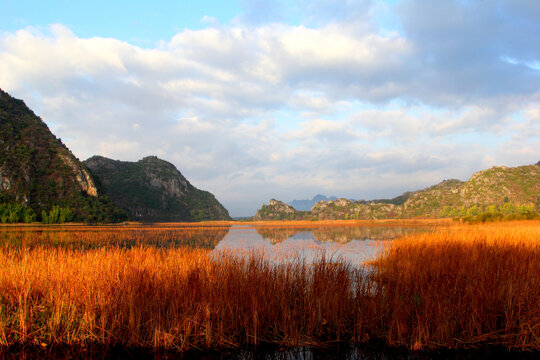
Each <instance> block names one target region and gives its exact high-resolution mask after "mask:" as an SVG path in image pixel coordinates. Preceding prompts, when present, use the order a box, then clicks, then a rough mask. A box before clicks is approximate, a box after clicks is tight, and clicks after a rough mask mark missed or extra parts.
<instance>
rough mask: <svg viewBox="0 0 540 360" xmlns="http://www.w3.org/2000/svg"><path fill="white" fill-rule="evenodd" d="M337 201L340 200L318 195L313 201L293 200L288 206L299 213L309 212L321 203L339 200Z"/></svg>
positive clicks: (335, 197) (334, 197)
mask: <svg viewBox="0 0 540 360" xmlns="http://www.w3.org/2000/svg"><path fill="white" fill-rule="evenodd" d="M337 199H338V198H337V196H329V197H327V196H325V195H321V194H317V195H315V196H314V197H313V199H311V200H293V201H291V202H289V203H287V204H288V205H291V206H292V207H293V208H295V209H296V210H299V211H309V210H311V208H312V207H313V206H314V205H315V204H316V203H318V202H319V201H329V200H337Z"/></svg>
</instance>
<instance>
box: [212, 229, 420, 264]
mask: <svg viewBox="0 0 540 360" xmlns="http://www.w3.org/2000/svg"><path fill="white" fill-rule="evenodd" d="M428 230H429V229H428V228H419V227H409V228H407V227H381V226H378V227H365V226H364V227H362V226H347V227H345V226H340V227H312V228H308V227H298V228H291V227H256V226H232V227H231V229H230V230H229V233H228V234H227V235H226V236H225V237H224V238H223V240H222V241H221V242H219V244H218V245H217V246H216V248H215V250H214V251H216V252H217V251H226V252H230V253H236V254H241V255H245V254H246V253H260V254H263V255H264V257H265V258H266V259H268V260H269V261H273V262H290V261H297V260H298V259H301V260H304V261H306V262H307V263H311V262H313V261H314V260H316V259H318V258H320V257H321V256H323V255H324V256H325V257H326V258H327V259H330V261H338V260H339V261H346V262H348V263H350V264H353V265H354V264H361V263H364V262H365V261H369V260H371V259H373V258H375V257H376V256H377V255H378V254H379V253H380V252H381V251H382V250H383V249H384V247H385V246H386V245H388V243H389V241H391V240H393V239H395V238H397V237H400V236H404V235H407V234H411V233H414V232H421V231H428Z"/></svg>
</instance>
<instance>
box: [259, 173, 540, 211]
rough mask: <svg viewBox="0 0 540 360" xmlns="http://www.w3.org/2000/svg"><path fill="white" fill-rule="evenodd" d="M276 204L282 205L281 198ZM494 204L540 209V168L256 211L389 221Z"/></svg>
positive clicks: (476, 209) (483, 174) (477, 209)
mask: <svg viewBox="0 0 540 360" xmlns="http://www.w3.org/2000/svg"><path fill="white" fill-rule="evenodd" d="M273 202H274V203H280V202H277V200H273ZM518 205H524V206H525V207H522V208H520V207H519V206H518ZM493 206H495V207H505V209H506V210H508V211H529V210H534V209H536V210H538V209H540V167H539V166H536V165H526V166H518V167H505V166H495V167H492V168H490V169H487V170H482V171H479V172H477V173H475V174H473V175H472V176H471V178H470V179H469V180H468V181H461V180H455V179H451V180H444V181H442V182H441V183H439V184H436V185H433V186H431V187H428V188H426V189H424V190H419V191H414V192H406V193H403V194H402V195H400V196H398V197H395V198H393V199H383V200H372V201H365V200H360V201H351V200H348V199H337V200H327V201H325V200H323V201H319V202H318V203H316V204H315V205H314V206H313V207H312V208H311V210H310V211H308V212H298V211H295V212H294V213H291V212H283V211H282V210H283V209H282V208H281V207H276V206H273V207H272V206H269V205H265V206H263V208H262V209H261V210H265V211H261V210H259V211H258V212H257V213H258V215H259V219H270V218H269V217H268V216H266V214H268V213H270V214H272V216H271V219H277V218H284V219H286V218H295V219H297V218H303V219H388V218H414V217H455V216H464V215H465V214H477V213H478V212H480V211H482V210H484V209H488V208H489V207H493ZM268 209H270V210H271V211H268ZM520 209H521V210H520ZM527 209H529V210H527ZM293 210H294V209H293ZM471 210H472V211H471ZM492 210H493V209H492ZM265 216H266V217H265Z"/></svg>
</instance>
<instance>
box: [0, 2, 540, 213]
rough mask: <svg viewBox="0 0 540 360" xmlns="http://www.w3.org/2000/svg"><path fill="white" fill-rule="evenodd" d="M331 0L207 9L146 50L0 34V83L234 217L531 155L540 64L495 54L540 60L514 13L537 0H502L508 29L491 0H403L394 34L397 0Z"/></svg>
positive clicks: (393, 187) (47, 35)
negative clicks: (224, 15)
mask: <svg viewBox="0 0 540 360" xmlns="http://www.w3.org/2000/svg"><path fill="white" fill-rule="evenodd" d="M339 3H344V5H343V7H342V8H341V10H343V11H337V10H336V11H334V12H331V13H329V14H328V15H329V17H328V19H329V21H323V19H322V18H316V17H313V18H310V21H308V23H311V24H314V25H312V26H307V25H297V26H293V25H286V24H283V23H278V22H277V20H279V19H280V18H281V17H280V16H281V15H280V14H278V13H275V14H272V15H271V16H269V17H268V18H267V19H258V20H257V19H252V20H254V21H250V22H249V24H248V25H244V24H243V23H242V20H241V19H240V18H238V19H236V20H235V22H234V25H221V24H215V23H214V22H213V20H212V19H206V20H205V21H206V23H207V24H209V27H207V28H205V29H202V30H189V29H187V30H184V31H182V32H180V33H178V34H176V35H175V36H174V37H173V38H172V39H170V41H162V42H160V44H159V46H158V47H156V48H153V49H142V48H140V47H137V46H134V45H132V44H129V43H127V42H123V41H119V40H115V39H105V38H88V39H85V38H80V37H78V36H76V35H75V34H73V33H72V32H71V31H70V30H69V29H68V28H66V27H65V26H63V25H59V24H57V25H53V26H51V27H50V28H49V29H47V30H45V31H43V30H39V29H35V28H27V29H24V30H20V31H17V32H15V33H9V32H4V33H1V34H0V74H2V76H1V78H0V87H2V88H3V89H4V90H6V91H9V92H10V93H11V94H12V95H14V96H16V97H19V98H23V99H24V100H25V101H26V103H27V104H28V105H29V106H30V107H31V108H32V109H34V110H35V111H36V112H37V113H38V114H39V115H41V116H42V117H43V119H44V120H45V121H46V122H47V123H48V124H49V125H50V126H51V128H52V129H53V131H54V132H55V133H56V134H57V135H58V136H60V137H61V138H62V139H63V140H64V141H65V143H66V144H67V145H68V146H69V147H70V148H71V149H72V150H73V151H74V153H75V155H77V156H79V157H80V158H83V159H84V158H86V157H89V156H91V155H93V154H95V153H99V154H102V155H105V156H110V157H112V158H116V159H123V160H137V159H140V158H141V157H143V156H145V155H149V154H155V155H158V156H160V157H162V158H164V159H166V160H169V161H172V162H173V163H175V165H177V166H178V167H179V169H180V170H181V171H182V173H183V174H184V175H185V176H186V177H187V178H188V179H190V180H191V181H192V182H193V183H194V185H196V186H199V187H201V188H203V189H207V190H210V191H212V192H213V193H215V194H216V195H217V197H218V199H220V200H222V201H223V202H224V203H225V205H226V206H227V207H228V208H229V209H230V210H231V212H232V213H233V214H234V215H248V214H250V213H254V211H255V209H256V208H257V207H258V206H259V205H260V203H262V202H263V201H266V200H267V199H268V198H270V197H278V198H280V197H281V198H283V199H284V200H292V199H293V198H311V197H312V196H313V195H314V194H315V193H321V192H322V193H327V194H328V195H338V196H346V197H352V198H373V197H382V196H387V197H390V196H395V195H398V194H399V193H400V192H402V191H405V190H411V189H416V188H420V187H422V186H427V185H430V184H433V183H435V182H438V181H440V180H442V179H443V178H446V177H458V178H462V179H464V178H467V177H468V176H470V174H472V172H474V171H476V170H480V169H482V168H483V167H485V166H490V165H494V164H495V163H499V164H507V165H518V164H522V163H530V162H533V161H534V162H536V161H538V160H540V156H539V155H538V152H537V150H536V149H538V148H539V146H538V145H539V141H540V140H539V136H540V124H539V122H540V120H539V119H540V115H539V114H538V111H537V109H538V108H540V91H539V90H538V89H540V72H538V71H537V70H534V69H531V68H530V67H528V66H522V65H520V63H517V64H513V63H511V62H508V61H505V60H502V59H505V58H506V59H508V58H512V59H516V61H518V62H523V63H524V64H525V63H527V64H534V63H535V62H538V61H539V59H540V52H539V51H538V50H539V49H540V48H538V47H536V46H535V45H530V48H528V47H529V45H527V44H525V43H524V42H523V41H521V40H519V39H521V37H525V36H526V35H527V33H526V31H525V30H526V29H531V28H536V27H537V25H536V24H535V23H534V22H531V21H530V20H531V17H530V16H528V15H526V14H525V13H526V12H525V13H524V10H522V9H524V8H526V6H529V7H531V6H532V9H536V7H535V6H533V5H531V4H528V5H527V4H526V2H520V4H518V5H519V6H518V5H516V8H515V9H514V8H512V9H514V10H515V11H514V12H512V11H509V12H508V13H507V14H509V15H508V16H509V17H510V19H511V21H510V20H508V21H509V22H513V21H515V20H516V19H518V20H519V19H524V23H525V25H520V26H522V27H523V29H525V30H523V29H522V28H521V27H518V29H521V30H520V31H521V32H519V33H518V34H513V35H508V34H506V33H505V29H507V28H508V27H509V23H508V22H505V19H504V18H501V17H500V16H499V15H497V13H496V12H495V11H492V10H493V9H492V8H490V6H491V5H490V4H491V2H488V3H489V4H488V5H489V6H488V7H487V8H482V9H485V10H486V15H485V16H484V15H482V16H480V18H477V17H475V16H473V15H474V14H471V13H469V12H467V11H469V10H467V9H466V8H465V7H463V6H461V5H459V4H458V5H456V4H454V3H448V4H447V5H445V6H444V7H443V8H444V9H446V10H444V11H440V9H438V8H437V7H431V6H427V3H424V5H426V6H427V7H426V8H425V9H424V10H423V11H422V13H421V14H419V13H418V12H417V5H415V4H414V3H410V2H408V1H403V3H402V4H401V5H399V6H398V8H399V9H400V10H399V12H396V13H395V14H396V18H399V19H400V21H401V23H402V24H401V25H402V27H403V29H402V31H400V32H399V33H398V32H392V31H380V30H381V29H380V28H377V26H376V23H375V22H374V21H372V20H373V19H372V16H374V15H373V14H376V13H377V11H379V12H380V11H384V12H385V13H387V12H390V11H393V9H394V8H395V7H393V6H390V5H385V6H384V7H383V8H381V7H380V4H379V8H378V9H379V10H377V9H376V8H373V6H372V4H371V2H369V1H368V2H362V3H361V4H359V5H354V4H353V3H354V2H348V1H345V2H339ZM503 3H504V4H503V5H504V6H505V7H510V6H511V5H510V3H507V2H503ZM329 4H330V3H329V2H326V1H319V2H317V3H315V4H314V5H313V6H311V5H309V4H304V5H306V6H311V7H310V8H311V10H310V11H311V14H315V9H321V8H325V9H330V8H332V6H329ZM332 4H334V3H332ZM263 5H264V4H262V5H261V6H263ZM264 6H266V5H264ZM475 6H476V5H475ZM475 6H473V8H474V9H476V7H475ZM478 6H480V5H478ZM482 6H483V5H482ZM480 8H481V7H478V9H480ZM381 9H382V10H381ZM488 10H490V11H488ZM530 11H533V10H530ZM351 14H357V16H356V17H355V16H349V15H351ZM248 15H249V14H247V13H246V14H245V16H248ZM245 16H244V18H245ZM498 16H499V17H498ZM497 21H499V22H501V23H502V25H497V24H496V23H497ZM257 24H262V25H257ZM491 30H493V31H495V34H498V35H501V34H503V33H504V34H503V35H501V36H502V38H501V39H499V38H497V37H496V36H494V35H493V34H494V33H492V32H490V31H491ZM462 35H463V36H462ZM529 35H530V34H529ZM527 36H528V35H527ZM511 40H512V41H511ZM513 40H515V41H513ZM505 41H510V44H511V45H508V46H506V45H505V44H506V43H505Z"/></svg>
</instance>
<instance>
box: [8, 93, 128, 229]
mask: <svg viewBox="0 0 540 360" xmlns="http://www.w3.org/2000/svg"><path fill="white" fill-rule="evenodd" d="M0 203H19V204H22V205H25V206H28V207H30V208H32V209H33V210H34V211H35V212H36V213H37V214H38V216H39V214H41V212H42V211H49V210H50V209H51V208H52V207H53V206H55V205H56V206H62V207H69V208H70V209H71V211H73V213H74V215H75V217H74V220H77V221H117V220H121V219H122V218H123V217H125V214H124V215H122V214H121V213H120V212H118V209H117V208H115V207H114V205H112V204H111V203H110V202H108V201H107V199H104V198H101V197H100V196H99V194H98V189H97V186H96V184H95V182H94V179H93V178H92V176H91V175H90V173H89V172H88V170H87V169H86V167H85V166H84V165H83V164H82V163H81V162H80V161H79V160H78V159H77V158H76V157H75V156H74V155H73V154H72V153H71V151H70V150H69V149H68V148H67V147H66V146H65V145H64V144H63V143H62V141H61V140H60V139H57V138H56V137H55V136H54V135H53V134H52V133H51V132H50V130H49V128H48V127H47V125H46V124H45V123H44V122H43V121H42V120H41V119H40V118H39V117H38V116H36V115H35V114H34V113H33V112H32V111H31V110H30V109H29V108H28V107H27V106H26V105H25V103H24V102H23V101H22V100H18V99H15V98H13V97H11V96H10V95H9V94H7V93H6V92H4V91H2V90H0Z"/></svg>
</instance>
